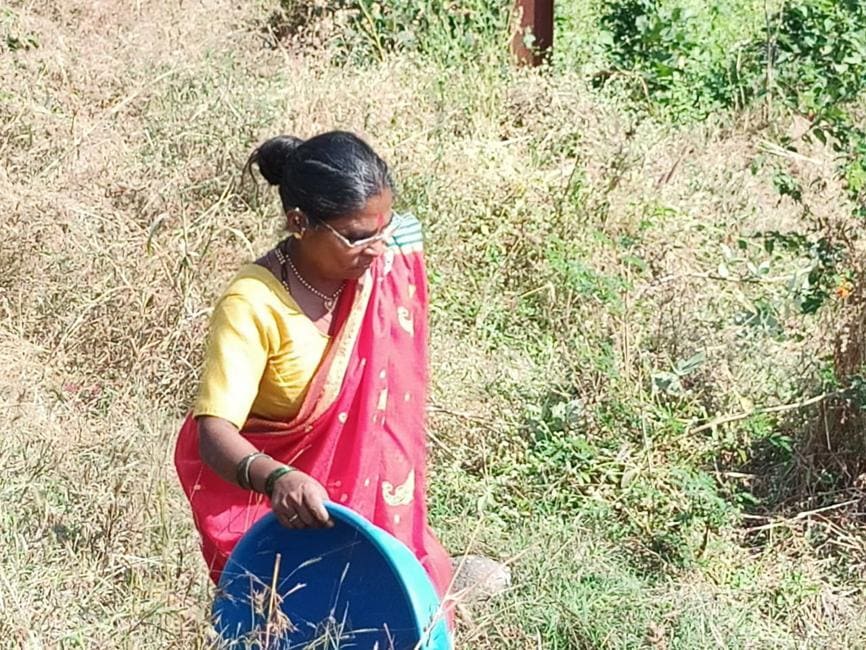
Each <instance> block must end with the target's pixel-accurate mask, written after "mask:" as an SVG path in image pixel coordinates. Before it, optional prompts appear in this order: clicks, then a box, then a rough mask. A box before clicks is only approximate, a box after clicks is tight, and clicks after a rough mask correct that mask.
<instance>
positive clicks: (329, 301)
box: [274, 246, 343, 311]
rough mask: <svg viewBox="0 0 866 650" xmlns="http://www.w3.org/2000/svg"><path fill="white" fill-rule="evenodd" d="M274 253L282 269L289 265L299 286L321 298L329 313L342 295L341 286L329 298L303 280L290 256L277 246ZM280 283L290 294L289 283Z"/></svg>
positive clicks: (283, 281) (283, 280)
mask: <svg viewBox="0 0 866 650" xmlns="http://www.w3.org/2000/svg"><path fill="white" fill-rule="evenodd" d="M274 251H275V252H276V255H277V261H278V262H279V263H280V264H281V265H282V266H283V268H285V266H286V264H288V265H289V268H290V269H291V271H292V275H294V276H295V278H296V279H297V280H298V282H300V283H301V285H302V286H303V287H304V288H305V289H306V290H307V291H309V292H310V293H312V294H313V295H314V296H316V297H317V298H321V300H322V303H324V305H325V309H326V310H328V311H331V310H332V309H333V308H334V305H336V304H337V299H338V298H339V297H340V294H341V293H343V285H342V284H341V285H340V288H339V289H337V290H336V291H335V292H334V293H332V294H331V295H330V296H329V295H328V294H326V293H322V292H321V291H319V290H318V289H316V288H315V287H314V286H313V285H311V284H310V283H309V282H307V281H306V280H305V279H304V276H302V275H301V274H300V273H299V272H298V269H297V268H295V263H294V262H292V257H291V255H286V254H285V253H283V251H282V249H281V248H280V247H279V246H277V247H276V248H275V249H274ZM282 283H283V284H284V285H285V287H286V289H287V290H288V291H289V293H291V292H292V289H291V287H290V286H289V283H288V282H286V281H285V279H282Z"/></svg>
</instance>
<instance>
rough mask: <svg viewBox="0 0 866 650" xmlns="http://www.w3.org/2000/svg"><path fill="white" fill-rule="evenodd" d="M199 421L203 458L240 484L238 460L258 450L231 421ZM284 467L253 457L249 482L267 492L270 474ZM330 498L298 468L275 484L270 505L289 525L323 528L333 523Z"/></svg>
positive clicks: (226, 477)
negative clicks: (330, 513)
mask: <svg viewBox="0 0 866 650" xmlns="http://www.w3.org/2000/svg"><path fill="white" fill-rule="evenodd" d="M197 422H198V439H199V443H198V444H199V455H200V456H201V459H202V460H203V461H204V462H205V464H206V465H208V467H210V468H211V469H212V470H213V471H215V472H216V473H217V474H218V475H219V476H220V477H221V478H223V479H224V480H226V481H228V482H229V483H233V484H235V485H238V482H237V467H238V463H240V462H241V460H243V458H244V457H245V456H247V455H249V454H251V453H253V452H255V451H258V450H257V449H256V448H255V447H254V446H253V445H252V443H250V441H249V440H247V439H245V438H244V437H243V436H242V435H240V433H239V432H238V428H237V427H236V426H235V425H234V424H232V423H231V422H229V421H228V420H224V419H223V418H218V417H213V416H209V415H203V416H201V417H200V418H198V420H197ZM282 466H283V463H280V462H278V461H276V460H274V459H273V458H271V457H270V456H260V457H258V458H256V459H254V460H253V462H252V463H251V464H250V467H249V473H250V485H251V486H252V488H253V489H254V490H255V491H256V492H264V491H265V481H266V480H267V478H268V475H269V474H270V473H271V472H273V471H274V470H275V469H278V468H280V467H282ZM327 499H328V492H327V490H325V488H324V487H323V486H322V484H321V483H319V482H318V481H317V480H316V479H314V478H313V477H312V476H310V475H309V474H305V473H304V472H301V471H299V470H295V471H293V472H290V473H288V474H286V475H285V476H282V477H280V478H279V479H277V481H276V483H274V488H273V492H272V493H271V507H272V508H273V510H274V513H275V514H276V515H277V517H278V518H279V520H280V521H281V522H282V523H283V524H284V525H286V526H288V527H289V528H304V527H307V526H312V527H321V526H326V525H330V523H331V522H330V516H329V515H328V511H327V510H326V509H325V501H327Z"/></svg>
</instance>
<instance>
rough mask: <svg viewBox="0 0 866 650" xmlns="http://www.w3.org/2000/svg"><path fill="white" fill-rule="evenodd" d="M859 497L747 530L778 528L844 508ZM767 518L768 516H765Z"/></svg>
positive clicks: (856, 501)
mask: <svg viewBox="0 0 866 650" xmlns="http://www.w3.org/2000/svg"><path fill="white" fill-rule="evenodd" d="M859 501H860V499H849V500H848V501H843V502H842V503H834V504H833V505H830V506H824V507H823V508H815V509H814V510H805V511H803V512H798V513H797V514H796V515H794V516H793V517H788V518H785V519H776V520H775V521H770V522H769V523H766V524H763V525H761V526H755V527H754V528H747V529H746V530H747V532H750V533H752V532H758V531H761V530H770V529H771V528H778V527H779V526H785V525H789V524H793V523H794V522H797V521H800V520H802V519H806V518H807V517H811V516H812V515H817V514H821V513H822V512H828V511H830V510H838V509H839V508H844V507H845V506H850V505H852V504H855V503H858V502H859ZM766 519H769V517H766Z"/></svg>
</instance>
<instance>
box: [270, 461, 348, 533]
mask: <svg viewBox="0 0 866 650" xmlns="http://www.w3.org/2000/svg"><path fill="white" fill-rule="evenodd" d="M327 500H328V492H327V490H325V488H324V487H323V486H322V484H321V483H319V482H318V481H317V480H316V479H314V478H313V477H312V476H310V475H309V474H304V473H303V472H301V471H300V470H294V471H292V472H289V473H288V474H286V475H285V476H281V477H280V478H278V479H277V481H276V483H274V489H273V491H272V492H271V508H273V511H274V514H275V515H277V519H279V520H280V523H281V524H283V525H284V526H286V527H288V528H325V527H330V526H333V525H334V523H333V522H332V521H331V517H330V515H329V514H328V511H327V510H326V509H325V502H326V501H327Z"/></svg>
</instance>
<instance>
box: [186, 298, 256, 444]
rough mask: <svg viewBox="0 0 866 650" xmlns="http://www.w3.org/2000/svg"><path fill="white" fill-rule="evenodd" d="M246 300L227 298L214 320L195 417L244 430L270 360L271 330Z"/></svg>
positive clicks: (220, 305)
mask: <svg viewBox="0 0 866 650" xmlns="http://www.w3.org/2000/svg"><path fill="white" fill-rule="evenodd" d="M265 320H266V319H265V318H263V315H262V314H260V313H258V312H257V311H256V310H255V309H254V308H253V306H252V305H251V304H250V302H249V301H248V300H246V299H245V298H244V297H243V296H240V295H234V294H228V295H226V296H224V297H223V298H222V299H221V300H220V301H219V303H217V306H216V307H215V309H214V312H213V315H212V316H211V322H210V330H209V332H208V343H207V348H206V351H205V360H204V368H203V370H202V377H201V384H200V385H199V392H198V398H197V399H196V402H195V407H194V408H193V415H194V416H195V417H198V416H201V415H212V416H215V417H220V418H223V419H225V420H228V421H229V422H231V423H232V424H234V425H235V426H236V427H238V428H239V429H240V428H242V427H243V425H244V423H245V422H246V420H247V417H248V416H249V413H250V409H251V408H252V405H253V402H254V401H255V399H256V395H257V394H258V391H259V383H260V381H261V378H262V374H263V373H264V370H265V364H266V363H267V360H268V354H269V349H270V346H269V341H268V327H267V323H266V322H265Z"/></svg>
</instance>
